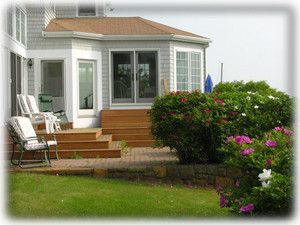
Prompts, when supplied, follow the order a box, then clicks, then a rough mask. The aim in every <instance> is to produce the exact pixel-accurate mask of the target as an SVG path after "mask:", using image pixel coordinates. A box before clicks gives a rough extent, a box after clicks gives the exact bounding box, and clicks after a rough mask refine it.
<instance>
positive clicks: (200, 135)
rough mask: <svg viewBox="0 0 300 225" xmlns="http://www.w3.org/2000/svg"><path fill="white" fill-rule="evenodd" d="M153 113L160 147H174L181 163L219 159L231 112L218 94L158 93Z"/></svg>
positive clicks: (154, 128) (153, 121) (153, 131)
mask: <svg viewBox="0 0 300 225" xmlns="http://www.w3.org/2000/svg"><path fill="white" fill-rule="evenodd" d="M149 114H150V120H151V122H152V127H151V132H152V134H153V136H154V137H155V139H156V147H165V146H168V147H170V148H171V150H172V151H174V153H175V154H176V156H177V157H178V158H179V160H180V162H181V163H201V162H207V161H208V162H218V161H219V159H220V157H219V153H218V152H217V151H216V148H217V147H219V146H220V144H221V143H222V142H223V140H224V138H225V137H226V135H228V134H227V132H228V131H229V130H230V129H229V127H230V124H231V121H229V120H228V118H229V117H230V115H231V112H230V111H229V110H228V109H227V106H226V105H225V104H224V102H223V100H222V99H221V98H220V97H219V96H218V94H203V93H200V92H199V91H194V92H191V93H189V92H179V91H178V92H176V93H174V92H172V93H169V94H167V95H165V96H162V97H157V98H156V100H155V102H154V104H153V105H152V108H151V110H150V113H149Z"/></svg>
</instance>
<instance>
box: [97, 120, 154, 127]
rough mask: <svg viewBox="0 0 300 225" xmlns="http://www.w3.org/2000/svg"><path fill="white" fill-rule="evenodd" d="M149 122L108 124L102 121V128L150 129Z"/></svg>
mask: <svg viewBox="0 0 300 225" xmlns="http://www.w3.org/2000/svg"><path fill="white" fill-rule="evenodd" d="M150 125H151V124H150V123H149V122H139V121H137V122H110V121H109V122H106V121H102V127H103V128H107V127H150Z"/></svg>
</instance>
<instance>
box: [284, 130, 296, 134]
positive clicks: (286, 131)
mask: <svg viewBox="0 0 300 225" xmlns="http://www.w3.org/2000/svg"><path fill="white" fill-rule="evenodd" d="M284 133H286V134H293V133H294V132H293V131H291V130H287V129H284Z"/></svg>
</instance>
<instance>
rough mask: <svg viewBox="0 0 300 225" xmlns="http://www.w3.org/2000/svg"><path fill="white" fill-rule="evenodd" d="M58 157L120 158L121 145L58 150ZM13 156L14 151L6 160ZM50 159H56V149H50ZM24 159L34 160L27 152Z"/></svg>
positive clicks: (8, 152) (10, 152)
mask: <svg viewBox="0 0 300 225" xmlns="http://www.w3.org/2000/svg"><path fill="white" fill-rule="evenodd" d="M57 152H58V156H59V157H60V158H61V159H69V158H70V157H71V156H72V155H74V153H75V154H76V155H81V154H82V157H83V158H120V157H121V145H120V142H119V141H112V142H111V143H110V145H109V148H107V149H77V150H72V149H63V150H58V151H57ZM11 155H12V151H6V158H7V159H10V158H11ZM36 157H37V158H38V157H40V155H39V152H37V153H36ZM50 157H51V158H54V157H56V155H55V148H53V147H51V149H50ZM17 158H18V154H17V152H16V153H15V157H14V159H17ZM23 159H25V160H26V159H33V158H32V153H29V152H25V153H24V154H23Z"/></svg>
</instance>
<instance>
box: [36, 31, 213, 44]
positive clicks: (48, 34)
mask: <svg viewBox="0 0 300 225" xmlns="http://www.w3.org/2000/svg"><path fill="white" fill-rule="evenodd" d="M42 36H43V37H44V38H67V37H69V38H84V39H92V40H100V41H142V40H147V41H157V40H166V41H184V42H191V43H199V44H209V43H211V42H212V41H211V40H210V39H207V38H198V37H189V36H184V35H176V34H134V35H105V34H93V33H87V32H78V31H42Z"/></svg>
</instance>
